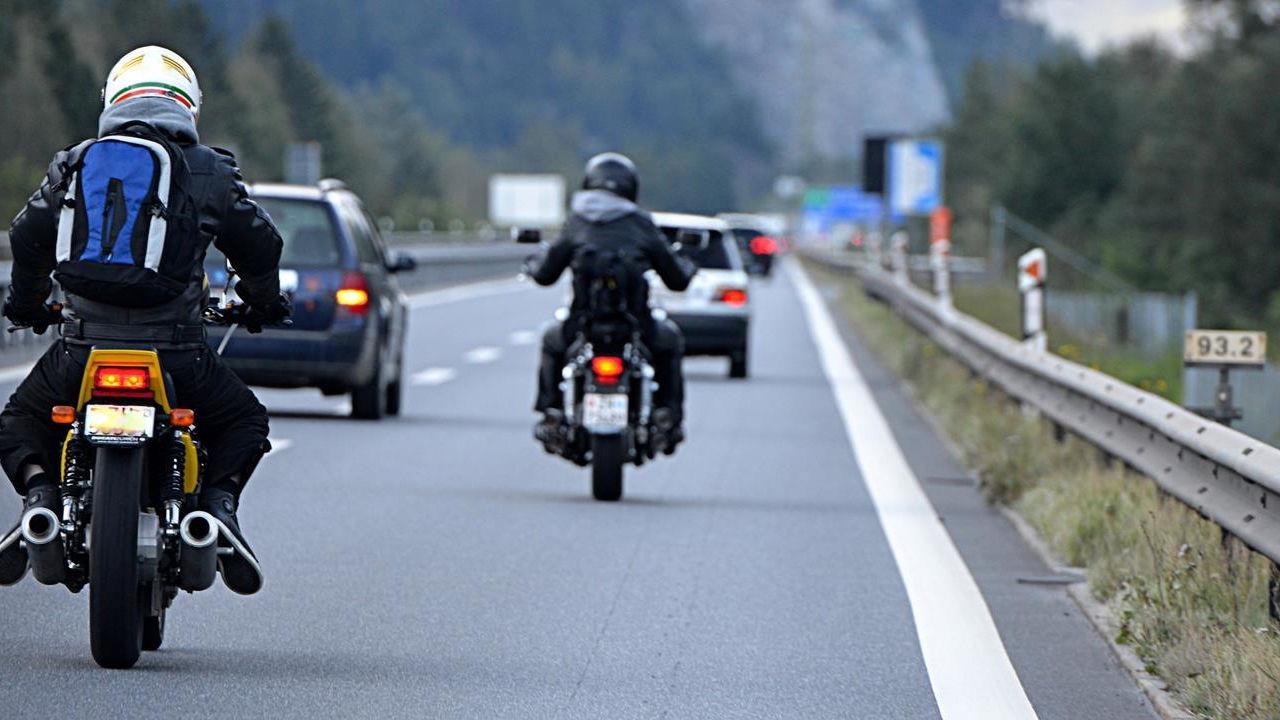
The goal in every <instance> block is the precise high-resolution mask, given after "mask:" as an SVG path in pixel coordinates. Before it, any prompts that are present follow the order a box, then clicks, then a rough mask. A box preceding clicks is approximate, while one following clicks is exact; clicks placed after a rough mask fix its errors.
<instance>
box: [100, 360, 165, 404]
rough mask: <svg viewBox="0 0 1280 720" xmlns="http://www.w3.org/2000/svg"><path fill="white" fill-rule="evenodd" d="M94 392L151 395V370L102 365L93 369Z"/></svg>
mask: <svg viewBox="0 0 1280 720" xmlns="http://www.w3.org/2000/svg"><path fill="white" fill-rule="evenodd" d="M93 394H94V395H107V396H114V397H151V372H150V371H149V370H147V368H144V367H109V366H107V365H102V366H100V367H98V368H97V369H95V370H94V371H93Z"/></svg>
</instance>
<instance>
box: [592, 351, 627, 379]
mask: <svg viewBox="0 0 1280 720" xmlns="http://www.w3.org/2000/svg"><path fill="white" fill-rule="evenodd" d="M622 368H623V365H622V358H620V357H612V356H609V355H601V356H600V357H596V358H592V359H591V370H592V372H594V373H595V374H596V380H598V381H599V382H600V383H601V384H603V385H616V384H617V382H618V378H619V377H621V376H622Z"/></svg>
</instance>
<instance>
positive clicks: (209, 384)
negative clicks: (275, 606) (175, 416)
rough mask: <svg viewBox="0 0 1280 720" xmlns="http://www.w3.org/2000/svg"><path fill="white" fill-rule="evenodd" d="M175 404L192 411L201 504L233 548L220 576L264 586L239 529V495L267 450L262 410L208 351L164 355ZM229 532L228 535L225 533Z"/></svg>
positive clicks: (247, 590)
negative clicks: (202, 456)
mask: <svg viewBox="0 0 1280 720" xmlns="http://www.w3.org/2000/svg"><path fill="white" fill-rule="evenodd" d="M161 362H162V363H164V366H165V369H166V370H167V371H168V372H169V374H170V376H172V378H173V383H174V386H175V388H176V389H177V392H178V394H179V395H178V402H179V403H180V404H181V405H183V406H185V407H189V408H191V409H192V410H194V411H195V414H196V425H197V426H198V427H199V428H200V440H201V443H202V444H203V445H204V447H205V450H206V451H208V457H209V464H208V468H207V469H206V472H205V477H204V480H203V481H202V483H201V489H200V508H201V509H202V510H204V511H205V512H207V513H209V514H210V515H213V516H214V517H215V518H216V519H217V520H218V521H219V522H220V523H221V524H222V526H223V528H225V529H226V531H227V533H224V534H223V537H222V538H221V540H220V542H221V543H222V544H223V545H225V546H229V547H231V548H233V549H234V550H235V551H236V552H235V553H234V554H231V555H224V556H221V559H220V567H221V570H222V577H223V580H224V581H225V582H226V584H227V587H229V588H231V589H232V590H233V591H235V592H238V593H241V594H244V595H248V594H252V593H255V592H257V591H258V590H259V589H260V588H261V587H262V572H261V569H260V568H259V566H258V562H257V558H256V557H255V556H254V554H253V550H252V548H250V546H249V543H248V542H247V541H246V540H245V538H244V534H243V533H242V531H241V529H240V521H239V517H238V516H237V511H238V509H239V505H240V493H241V492H242V491H243V490H244V486H245V484H246V483H247V482H248V480H249V477H250V476H251V475H252V474H253V471H254V469H255V468H256V467H257V465H258V461H259V460H261V459H262V456H263V454H264V453H266V452H267V451H268V450H270V449H271V443H270V442H268V440H267V434H268V429H269V427H268V419H267V411H266V408H264V407H262V403H260V402H258V398H257V397H256V396H254V394H253V391H251V390H250V389H249V388H248V387H247V386H246V385H245V384H244V382H243V381H242V380H241V379H240V378H239V377H238V376H237V375H236V374H235V373H233V372H232V371H231V370H230V368H228V367H227V366H226V365H225V364H224V363H223V362H222V359H221V358H220V357H219V356H218V355H216V354H214V353H212V352H210V351H207V350H183V351H170V352H165V353H162V355H161ZM228 534H229V536H228Z"/></svg>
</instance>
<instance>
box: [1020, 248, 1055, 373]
mask: <svg viewBox="0 0 1280 720" xmlns="http://www.w3.org/2000/svg"><path fill="white" fill-rule="evenodd" d="M1046 265H1047V258H1046V256H1045V252H1044V249H1043V248H1034V249H1032V250H1031V251H1029V252H1027V253H1026V254H1024V255H1023V256H1022V257H1020V258H1018V292H1019V293H1021V295H1022V340H1023V342H1025V343H1026V344H1027V345H1030V346H1031V347H1033V348H1035V349H1036V350H1039V351H1040V352H1046V351H1047V350H1048V349H1049V336H1048V333H1047V332H1045V321H1044V279H1045V269H1046Z"/></svg>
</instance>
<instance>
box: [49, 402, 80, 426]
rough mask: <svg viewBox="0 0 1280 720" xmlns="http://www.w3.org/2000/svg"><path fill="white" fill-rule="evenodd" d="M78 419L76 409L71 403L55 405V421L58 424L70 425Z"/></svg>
mask: <svg viewBox="0 0 1280 720" xmlns="http://www.w3.org/2000/svg"><path fill="white" fill-rule="evenodd" d="M75 421H76V409H75V408H73V407H71V406H70V405H54V406H53V422H54V423H56V424H58V425H70V424H71V423H73V422H75Z"/></svg>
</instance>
